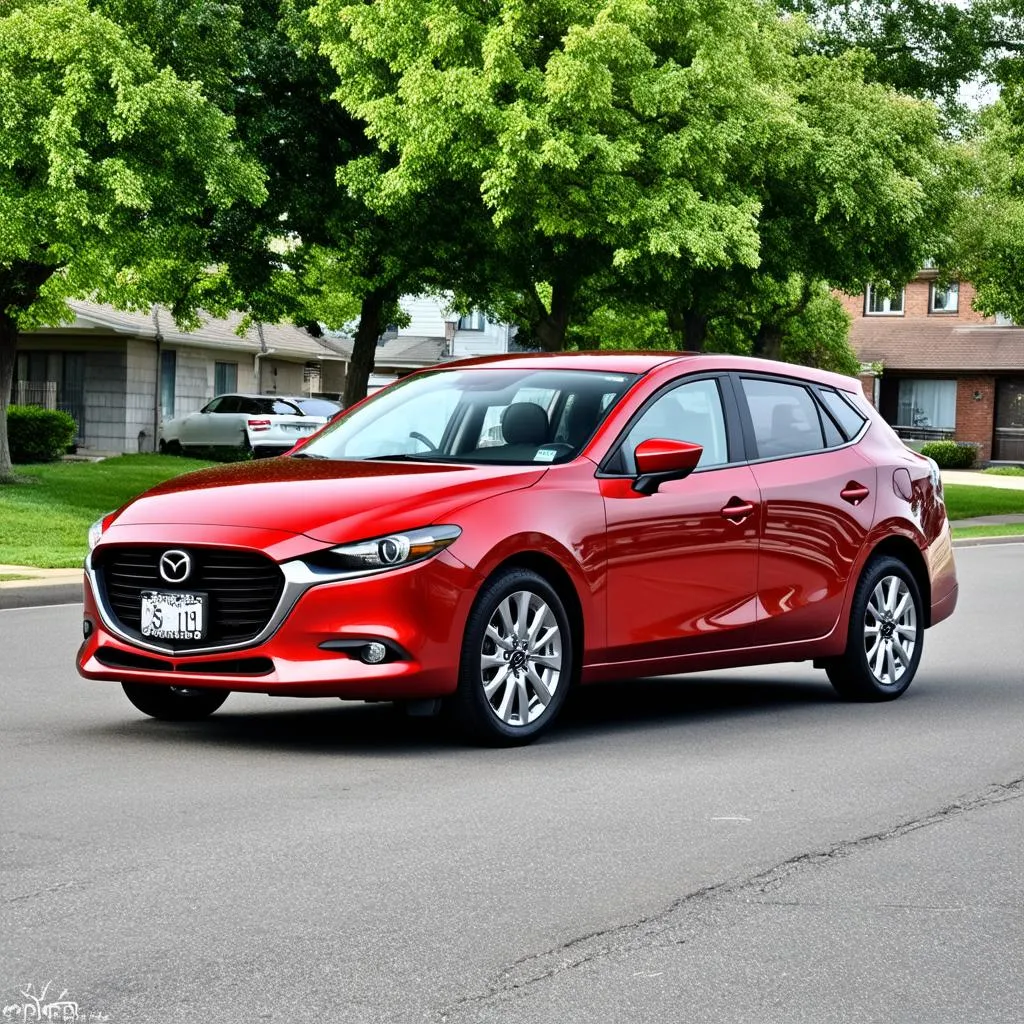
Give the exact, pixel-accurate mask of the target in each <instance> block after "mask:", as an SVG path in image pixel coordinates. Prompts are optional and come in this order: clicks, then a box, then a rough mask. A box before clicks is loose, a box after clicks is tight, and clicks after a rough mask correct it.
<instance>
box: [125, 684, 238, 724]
mask: <svg viewBox="0 0 1024 1024" xmlns="http://www.w3.org/2000/svg"><path fill="white" fill-rule="evenodd" d="M121 688H122V689H123V690H124V692H125V696H126V697H127V698H128V699H129V700H130V701H131V702H132V704H134V705H135V707H137V708H138V709H139V710H140V711H141V712H142V713H143V714H145V715H149V716H150V718H159V719H160V720H161V721H164V722H196V721H198V720H199V719H201V718H207V717H208V716H210V715H212V714H213V713H214V711H216V710H217V708H219V707H220V706H221V704H223V703H224V701H226V700H227V699H228V693H229V691H228V690H207V689H190V688H189V687H185V686H150V685H149V684H147V683H122V684H121Z"/></svg>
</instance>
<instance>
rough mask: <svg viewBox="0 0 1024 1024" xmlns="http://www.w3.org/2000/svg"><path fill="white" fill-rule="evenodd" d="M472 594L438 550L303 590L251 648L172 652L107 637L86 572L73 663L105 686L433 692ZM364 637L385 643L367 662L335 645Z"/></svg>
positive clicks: (449, 676)
mask: <svg viewBox="0 0 1024 1024" xmlns="http://www.w3.org/2000/svg"><path fill="white" fill-rule="evenodd" d="M475 591H476V579H475V574H473V573H472V572H471V571H470V570H468V569H467V568H466V567H465V566H464V565H462V563H461V562H458V561H457V560H456V559H454V558H452V557H451V556H450V555H448V554H447V552H442V553H441V554H440V555H438V556H437V557H435V558H432V559H430V560H429V561H427V562H424V563H421V564H419V565H413V566H410V567H409V568H408V569H405V570H397V571H395V572H390V573H383V574H381V575H379V576H372V577H366V578H363V579H357V580H346V581H340V582H335V583H324V584H321V585H318V586H313V587H311V588H310V589H308V590H307V591H306V592H305V593H304V594H302V596H301V597H300V598H299V599H298V601H297V602H296V603H295V606H294V607H293V608H292V610H291V612H290V613H289V614H288V615H287V617H286V618H285V619H284V621H283V622H282V623H281V625H280V626H279V627H278V629H277V630H276V631H275V632H274V633H273V635H271V636H270V637H268V638H267V639H266V640H265V641H264V642H262V643H260V644H258V645H254V646H251V647H245V648H242V649H236V650H231V651H220V652H209V653H197V654H192V655H189V656H188V657H176V656H173V655H169V654H166V653H161V652H157V651H151V650H147V649H146V648H144V647H142V646H141V645H139V646H137V645H134V644H132V643H130V642H126V641H125V640H124V639H123V638H122V637H120V636H118V635H116V632H115V631H114V630H113V628H111V624H110V623H108V622H106V621H105V619H104V616H103V613H102V611H101V608H100V604H99V602H98V600H97V597H96V594H95V593H94V592H93V589H92V584H91V582H90V581H89V580H88V578H87V579H86V585H85V595H84V604H83V615H84V623H85V626H84V632H85V633H86V634H87V635H86V638H85V640H84V641H83V643H82V646H81V648H80V650H79V652H78V658H77V666H78V671H79V673H80V674H81V675H82V676H84V677H85V678H87V679H100V680H110V681H114V682H135V683H151V684H157V685H170V686H188V687H196V688H201V687H210V688H214V689H223V690H235V691H245V692H250V693H268V694H275V695H279V696H295V697H344V698H352V699H359V700H392V699H400V698H423V697H440V696H444V695H446V694H449V693H452V692H454V690H455V688H456V685H457V682H458V665H459V657H460V652H461V644H462V634H463V629H464V625H465V622H466V618H467V617H468V614H469V608H470V606H471V604H472V601H473V597H474V596H475ZM373 640H377V641H380V642H383V643H384V644H385V646H387V647H388V649H389V654H388V657H387V660H385V661H384V662H382V663H380V664H377V665H369V664H365V663H364V662H363V661H361V660H360V659H359V656H358V649H357V648H353V647H346V646H345V642H349V643H351V642H353V641H354V642H357V643H358V642H359V641H366V642H369V641H373ZM339 641H340V642H341V644H340V645H339ZM323 645H334V646H333V647H331V646H327V647H325V646H323ZM339 647H340V649H339Z"/></svg>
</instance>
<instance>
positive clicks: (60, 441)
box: [7, 405, 76, 463]
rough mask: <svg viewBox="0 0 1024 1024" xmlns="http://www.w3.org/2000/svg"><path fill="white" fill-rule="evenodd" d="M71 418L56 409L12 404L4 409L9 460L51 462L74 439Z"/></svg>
mask: <svg viewBox="0 0 1024 1024" xmlns="http://www.w3.org/2000/svg"><path fill="white" fill-rule="evenodd" d="M75 429H76V428H75V421H74V418H73V417H72V416H71V415H70V414H68V413H66V412H62V411H61V410H59V409H41V408H39V407H38V406H35V405H12V406H9V407H8V409H7V440H8V443H9V444H10V446H11V461H12V462H16V463H25V462H53V461H54V460H56V459H59V458H60V457H61V456H62V455H63V454H64V453H65V452H66V451H67V450H68V448H69V447H70V446H71V443H72V441H74V439H75Z"/></svg>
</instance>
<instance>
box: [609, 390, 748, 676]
mask: <svg viewBox="0 0 1024 1024" xmlns="http://www.w3.org/2000/svg"><path fill="white" fill-rule="evenodd" d="M653 437H658V438H671V439H674V440H679V441H691V442H696V443H698V444H701V445H703V446H704V453H703V455H702V456H701V461H700V464H699V465H698V467H697V470H696V471H695V472H694V473H692V474H691V475H690V476H688V477H687V478H686V479H684V480H673V481H671V482H669V483H665V484H662V485H661V488H660V489H659V490H658V491H657V492H656V493H655V494H648V495H642V494H637V492H636V491H634V490H633V489H632V486H631V485H632V481H633V476H634V473H635V463H634V461H633V452H634V451H635V449H636V446H637V445H638V444H639V443H640V442H641V441H643V440H645V439H647V438H653ZM620 457H621V459H622V462H621V468H622V470H623V473H622V476H619V477H606V478H604V479H602V481H601V489H602V494H603V496H604V500H605V515H606V521H607V529H608V535H607V536H608V549H607V550H608V633H607V635H608V646H609V650H608V660H609V661H619V660H644V659H648V658H671V657H678V656H681V655H686V654H693V653H698V652H701V651H708V650H725V649H728V648H732V647H743V646H745V645H747V644H748V643H750V642H751V641H752V638H753V633H754V629H755V624H756V621H757V557H758V532H759V517H760V496H759V493H758V490H757V485H756V484H755V482H754V475H753V473H752V472H751V470H750V468H749V467H748V466H747V465H745V464H735V463H733V464H730V462H729V446H728V438H727V431H726V420H725V417H724V416H723V412H722V399H721V394H720V391H719V384H718V381H716V380H715V379H712V378H708V379H702V380H693V381H688V382H685V383H683V384H681V385H679V386H678V387H675V388H673V389H671V390H669V391H667V392H664V393H663V394H662V395H661V396H660V397H658V398H657V399H656V400H655V401H654V402H653V403H652V404H651V405H649V406H648V407H647V409H646V410H645V411H644V412H643V414H642V415H641V416H640V418H639V419H638V420H637V422H636V423H635V424H634V426H633V427H632V428H631V429H630V431H629V433H628V434H627V436H626V438H625V440H624V441H623V444H622V447H621V453H620ZM730 513H731V514H730Z"/></svg>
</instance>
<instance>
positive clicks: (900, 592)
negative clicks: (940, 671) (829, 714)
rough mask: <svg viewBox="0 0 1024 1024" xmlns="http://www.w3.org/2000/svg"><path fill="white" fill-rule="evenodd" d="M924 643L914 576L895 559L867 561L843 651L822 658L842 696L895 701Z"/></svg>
mask: <svg viewBox="0 0 1024 1024" xmlns="http://www.w3.org/2000/svg"><path fill="white" fill-rule="evenodd" d="M923 646H924V608H923V606H922V603H921V591H920V589H919V588H918V585H917V580H916V579H914V574H913V573H912V572H911V571H910V570H909V569H908V568H907V567H906V566H905V565H904V564H903V563H902V562H901V561H899V559H896V558H891V557H889V556H879V557H876V558H873V559H871V561H870V562H868V564H867V566H866V567H865V569H864V573H863V575H862V576H861V578H860V581H859V582H858V583H857V589H856V591H855V592H854V595H853V605H852V607H851V608H850V629H849V634H848V636H847V640H846V651H845V652H844V653H843V654H842V655H841V656H840V657H838V658H832V659H829V660H827V661H826V662H825V671H826V673H827V674H828V678H829V682H831V683H832V685H833V686H834V687H835V689H836V692H837V693H838V694H839V695H840V696H841V697H844V698H845V699H846V700H856V701H883V700H895V699H896V698H897V697H899V696H900V695H901V694H902V693H904V691H905V690H906V689H907V687H908V686H910V684H911V682H912V681H913V679H914V675H915V673H916V672H917V666H918V665H919V664H920V661H921V650H922V648H923Z"/></svg>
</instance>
